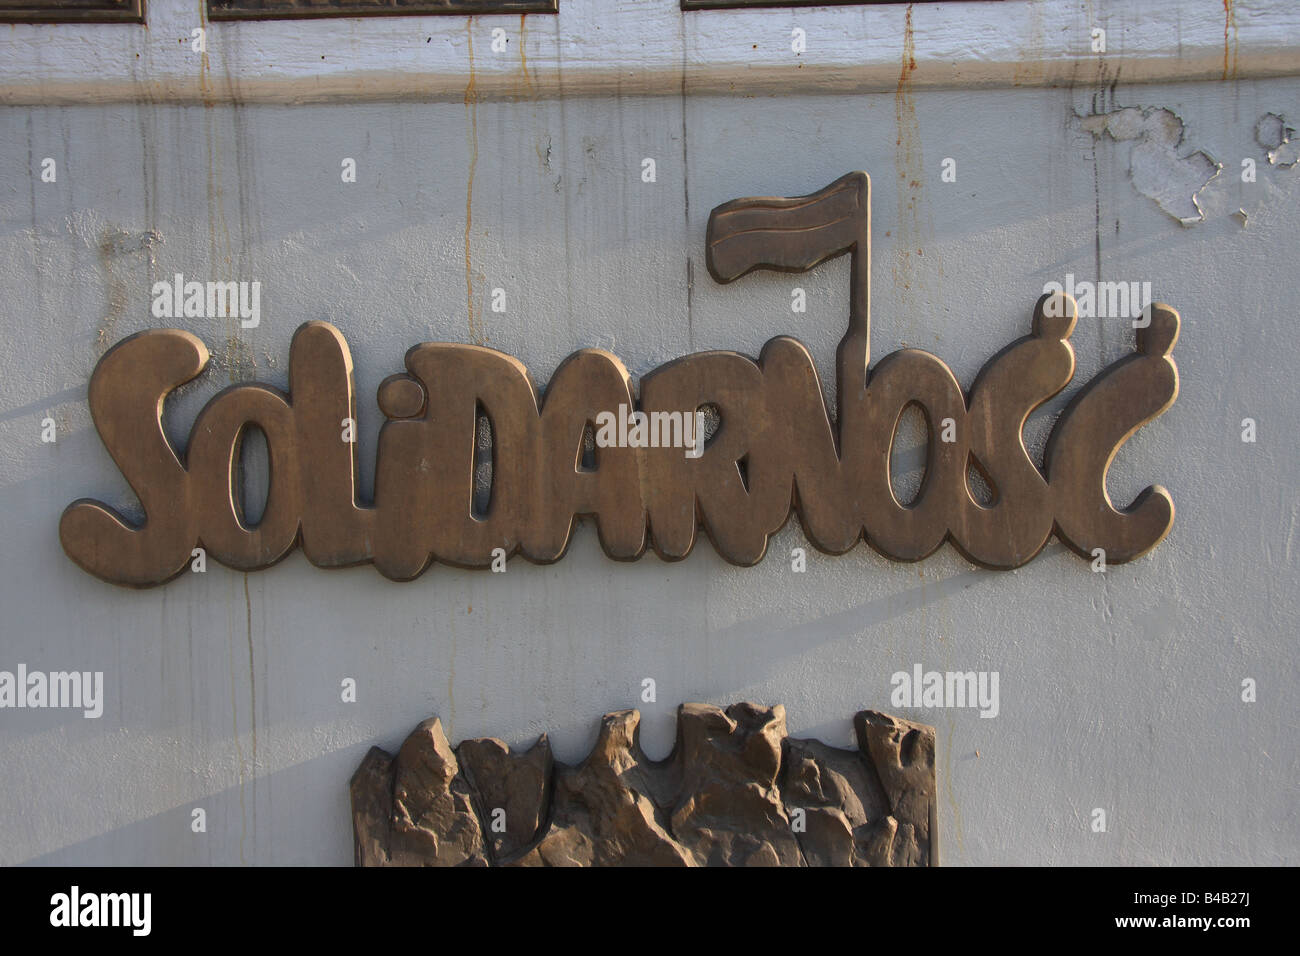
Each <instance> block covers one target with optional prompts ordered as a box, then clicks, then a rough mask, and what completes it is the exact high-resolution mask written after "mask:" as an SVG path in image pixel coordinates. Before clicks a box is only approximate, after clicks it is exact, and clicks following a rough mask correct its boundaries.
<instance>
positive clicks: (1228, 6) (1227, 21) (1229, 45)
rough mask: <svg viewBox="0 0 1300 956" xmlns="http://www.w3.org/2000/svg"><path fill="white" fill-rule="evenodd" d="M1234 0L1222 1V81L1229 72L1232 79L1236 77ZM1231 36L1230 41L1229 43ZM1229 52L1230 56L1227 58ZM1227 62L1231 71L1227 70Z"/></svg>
mask: <svg viewBox="0 0 1300 956" xmlns="http://www.w3.org/2000/svg"><path fill="white" fill-rule="evenodd" d="M1235 2H1236V0H1223V79H1225V80H1226V79H1227V78H1228V74H1229V72H1231V74H1232V77H1233V79H1236V77H1237V11H1236V8H1235V6H1234V4H1235ZM1229 34H1231V41H1229ZM1229 50H1231V56H1229ZM1229 61H1231V70H1229Z"/></svg>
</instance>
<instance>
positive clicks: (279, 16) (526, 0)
mask: <svg viewBox="0 0 1300 956" xmlns="http://www.w3.org/2000/svg"><path fill="white" fill-rule="evenodd" d="M556 3H557V0H412V2H409V3H408V2H403V0H208V19H209V20H287V19H299V18H302V17H413V16H422V17H423V16H432V15H435V14H455V15H460V16H469V15H471V14H480V13H555V12H556Z"/></svg>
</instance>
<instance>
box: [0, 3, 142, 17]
mask: <svg viewBox="0 0 1300 956" xmlns="http://www.w3.org/2000/svg"><path fill="white" fill-rule="evenodd" d="M0 23H144V0H0Z"/></svg>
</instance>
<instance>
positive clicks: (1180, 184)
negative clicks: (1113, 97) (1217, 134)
mask: <svg viewBox="0 0 1300 956" xmlns="http://www.w3.org/2000/svg"><path fill="white" fill-rule="evenodd" d="M1082 125H1083V128H1084V129H1085V130H1087V131H1088V132H1089V133H1091V134H1092V135H1093V136H1096V137H1098V138H1100V137H1101V136H1102V135H1108V136H1110V138H1111V139H1113V140H1115V141H1117V142H1132V143H1133V151H1132V153H1131V154H1130V156H1129V168H1128V173H1129V179H1131V180H1132V181H1133V188H1135V189H1136V190H1137V191H1138V192H1140V193H1141V194H1142V195H1144V196H1146V197H1147V198H1148V199H1152V200H1154V201H1155V203H1156V205H1157V206H1159V207H1160V208H1161V209H1163V210H1164V211H1165V212H1167V213H1168V214H1169V215H1171V216H1173V217H1174V218H1175V219H1177V220H1178V221H1179V222H1180V223H1182V224H1183V225H1184V226H1191V225H1195V224H1196V223H1198V222H1204V221H1205V213H1204V212H1202V210H1201V204H1200V202H1199V201H1198V200H1197V196H1198V194H1199V193H1200V191H1201V190H1202V189H1204V188H1205V187H1206V186H1208V185H1209V183H1210V181H1211V180H1212V179H1214V177H1216V176H1218V175H1219V171H1220V170H1221V169H1223V164H1222V163H1220V162H1218V161H1217V160H1215V159H1214V158H1213V157H1212V156H1210V155H1209V154H1208V153H1206V152H1205V151H1204V150H1200V149H1198V150H1195V151H1194V152H1191V153H1188V154H1187V155H1186V156H1179V155H1178V149H1179V147H1180V146H1182V144H1183V131H1184V130H1183V121H1182V120H1181V119H1179V118H1178V116H1177V115H1176V114H1175V113H1174V112H1173V111H1172V110H1168V109H1164V108H1160V107H1153V108H1150V109H1143V108H1142V107H1139V106H1128V107H1125V108H1123V109H1118V110H1114V111H1112V112H1109V113H1100V114H1096V115H1093V116H1085V117H1083V118H1082Z"/></svg>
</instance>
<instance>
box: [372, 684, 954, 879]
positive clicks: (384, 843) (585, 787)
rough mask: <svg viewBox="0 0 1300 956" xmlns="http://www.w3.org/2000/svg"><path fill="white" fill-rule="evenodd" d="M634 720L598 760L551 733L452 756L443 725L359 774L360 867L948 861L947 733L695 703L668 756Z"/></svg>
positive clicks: (611, 719) (629, 717) (614, 723)
mask: <svg viewBox="0 0 1300 956" xmlns="http://www.w3.org/2000/svg"><path fill="white" fill-rule="evenodd" d="M639 723H640V715H639V714H638V713H637V712H636V711H635V710H624V711H618V712H616V713H612V714H606V715H605V717H604V718H603V719H602V720H601V726H600V735H599V737H598V739H597V740H596V745H595V747H593V748H592V751H591V753H590V754H588V755H587V758H586V759H585V760H583V762H582V763H581V764H579V765H578V766H576V767H570V766H565V765H564V764H561V763H557V762H556V761H555V759H554V758H553V756H552V755H551V747H550V743H549V742H548V740H547V738H546V736H545V735H543V736H542V737H541V738H540V739H539V740H538V741H537V743H535V744H534V745H533V746H532V748H531V749H529V750H527V751H526V752H524V753H514V752H512V751H511V750H510V749H509V748H508V747H507V746H506V745H505V744H503V743H502V742H501V741H499V740H496V739H493V738H488V739H480V740H466V741H463V742H462V743H461V744H460V746H458V747H456V748H455V749H454V750H453V749H452V747H451V745H450V743H449V742H448V741H447V737H446V735H445V734H444V732H443V729H442V724H441V723H440V722H439V721H438V719H437V718H436V717H433V718H430V719H429V720H426V721H424V722H423V723H422V724H420V725H419V726H418V727H416V728H415V730H413V731H411V734H410V736H408V737H407V738H406V740H405V742H404V743H403V744H402V746H401V749H400V750H399V751H398V752H397V755H396V756H390V755H389V754H387V753H385V752H384V751H382V750H380V749H379V748H377V747H374V748H371V750H370V752H369V753H368V754H367V755H366V757H365V759H364V760H362V762H361V766H360V767H358V768H357V771H356V773H355V774H354V775H353V777H352V783H351V791H352V828H353V840H354V847H355V856H356V864H357V865H358V866H620V865H622V866H929V865H933V864H937V863H938V843H937V833H936V830H935V805H934V799H935V793H936V787H935V734H934V728H933V727H927V726H925V725H923V724H916V723H912V722H911V721H907V720H900V719H898V718H896V717H890V716H888V715H887V714H881V713H877V712H876V711H871V710H867V711H862V712H861V713H859V714H858V715H857V716H856V717H855V718H854V721H853V723H854V729H855V731H856V734H857V743H858V748H857V750H840V749H837V748H835V747H828V746H826V745H825V744H822V743H819V742H818V741H815V740H798V739H796V738H793V737H789V736H787V735H786V727H785V709H784V708H783V707H781V706H780V705H779V704H778V705H777V706H775V707H761V706H759V705H757V704H751V703H739V704H732V705H731V706H730V707H728V708H727V709H726V710H725V711H724V710H722V709H720V708H718V707H713V706H710V705H707V704H683V705H682V706H681V707H680V708H679V709H678V715H677V743H676V746H675V747H674V748H673V752H672V754H671V755H670V756H669V757H668V759H667V760H664V761H661V762H656V761H652V760H650V759H649V758H647V757H646V755H645V754H644V753H643V752H642V751H641V747H640V744H639V743H638V725H639Z"/></svg>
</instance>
